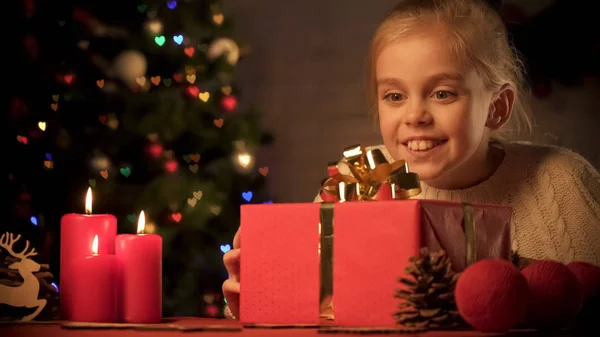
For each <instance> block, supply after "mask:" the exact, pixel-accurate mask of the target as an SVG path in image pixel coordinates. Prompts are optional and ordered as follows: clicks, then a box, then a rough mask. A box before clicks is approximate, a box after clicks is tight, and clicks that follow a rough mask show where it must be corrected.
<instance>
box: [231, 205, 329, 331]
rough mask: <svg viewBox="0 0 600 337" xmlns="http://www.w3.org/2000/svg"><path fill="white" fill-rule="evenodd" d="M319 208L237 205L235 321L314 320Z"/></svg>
mask: <svg viewBox="0 0 600 337" xmlns="http://www.w3.org/2000/svg"><path fill="white" fill-rule="evenodd" d="M319 208H320V204H318V203H300V204H263V205H243V206H242V207H241V224H240V234H241V240H240V247H243V252H244V253H243V257H242V258H241V260H240V317H239V319H240V322H242V323H252V324H261V323H263V324H319V282H320V277H319V275H320V274H319V252H318V242H319V229H318V225H319ZM242 280H243V281H242Z"/></svg>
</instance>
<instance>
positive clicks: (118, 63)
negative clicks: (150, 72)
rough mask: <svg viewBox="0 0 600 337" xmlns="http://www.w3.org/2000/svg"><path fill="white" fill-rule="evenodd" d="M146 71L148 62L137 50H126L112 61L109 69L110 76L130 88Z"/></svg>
mask: <svg viewBox="0 0 600 337" xmlns="http://www.w3.org/2000/svg"><path fill="white" fill-rule="evenodd" d="M163 39H164V37H163ZM163 43H164V41H163ZM147 69H148V61H147V60H146V56H145V55H144V54H142V53H140V52H139V51H137V50H126V51H123V52H121V53H120V54H119V55H117V57H116V58H115V59H114V61H113V63H112V65H111V69H110V76H111V77H116V78H118V79H120V80H121V81H123V83H125V84H127V85H128V86H132V85H134V84H136V81H137V80H138V78H141V77H143V76H145V75H146V71H147Z"/></svg>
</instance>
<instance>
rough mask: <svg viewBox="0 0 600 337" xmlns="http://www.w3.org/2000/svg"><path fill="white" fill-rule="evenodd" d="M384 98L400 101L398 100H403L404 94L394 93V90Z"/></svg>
mask: <svg viewBox="0 0 600 337" xmlns="http://www.w3.org/2000/svg"><path fill="white" fill-rule="evenodd" d="M383 99H385V100H388V101H392V102H398V101H401V100H402V94H399V93H394V92H393V93H389V94H387V95H385V97H384V98H383Z"/></svg>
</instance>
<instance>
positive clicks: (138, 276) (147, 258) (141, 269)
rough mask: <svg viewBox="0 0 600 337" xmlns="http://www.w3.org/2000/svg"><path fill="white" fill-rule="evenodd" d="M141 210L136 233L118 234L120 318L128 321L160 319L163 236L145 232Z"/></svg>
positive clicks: (140, 321) (116, 250) (116, 252)
mask: <svg viewBox="0 0 600 337" xmlns="http://www.w3.org/2000/svg"><path fill="white" fill-rule="evenodd" d="M145 226H146V221H145V218H144V211H142V212H141V213H140V217H139V220H138V228H137V233H138V234H121V235H118V236H117V239H116V245H115V255H116V256H117V259H118V260H119V275H120V286H119V299H120V301H119V319H120V320H121V321H122V322H127V323H157V322H160V321H161V319H162V237H160V236H159V235H156V234H146V233H145Z"/></svg>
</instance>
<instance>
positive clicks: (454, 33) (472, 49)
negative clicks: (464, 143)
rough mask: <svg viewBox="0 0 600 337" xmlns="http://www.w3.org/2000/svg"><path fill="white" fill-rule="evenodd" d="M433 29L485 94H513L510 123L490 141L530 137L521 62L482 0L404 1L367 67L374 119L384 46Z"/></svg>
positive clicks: (381, 31) (383, 28) (376, 40)
mask: <svg viewBox="0 0 600 337" xmlns="http://www.w3.org/2000/svg"><path fill="white" fill-rule="evenodd" d="M435 24H440V25H442V26H443V27H445V28H448V30H447V31H445V33H447V36H448V37H449V39H448V48H449V50H450V52H452V53H453V54H454V56H455V57H457V58H458V59H459V60H462V61H463V62H464V64H465V65H466V66H469V67H473V68H474V69H475V70H476V71H477V73H478V74H479V76H481V78H482V79H483V81H484V84H485V86H486V88H487V89H489V90H498V89H499V88H500V87H502V86H503V85H505V84H509V85H511V86H512V87H513V88H514V90H515V91H516V98H515V103H514V107H513V111H512V115H511V117H510V119H509V122H508V123H507V125H505V127H503V128H502V129H503V131H502V133H498V132H497V133H495V134H494V135H493V137H494V138H506V135H507V134H509V133H513V132H522V131H524V132H530V131H531V127H532V120H531V114H530V108H529V104H528V101H529V90H528V88H527V87H526V79H525V71H524V65H523V62H522V61H521V59H520V56H519V54H518V52H517V50H516V49H515V48H514V47H513V46H512V44H511V43H510V42H509V39H508V33H507V30H506V27H505V26H504V23H503V22H502V19H501V18H500V16H499V15H498V14H497V13H496V12H495V11H494V10H493V9H492V8H491V7H489V6H488V5H487V4H486V3H484V2H483V1H480V0H404V1H402V2H401V3H400V4H398V5H397V6H396V7H395V8H394V9H393V10H392V11H391V12H390V14H389V15H388V16H387V17H386V18H385V19H384V20H383V22H381V24H380V25H379V27H378V29H377V31H376V32H375V35H374V37H373V41H372V43H371V48H370V51H369V65H368V91H369V92H368V96H369V104H370V107H371V113H372V114H373V115H374V117H375V118H377V102H378V97H377V83H376V78H375V76H376V74H375V64H376V62H377V57H378V56H379V53H380V52H381V51H382V50H383V48H385V47H386V46H387V45H388V44H390V43H393V42H395V41H397V40H398V39H400V38H403V37H406V36H408V35H410V34H413V33H418V32H419V31H421V30H423V29H427V28H431V27H432V26H433V25H435Z"/></svg>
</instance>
